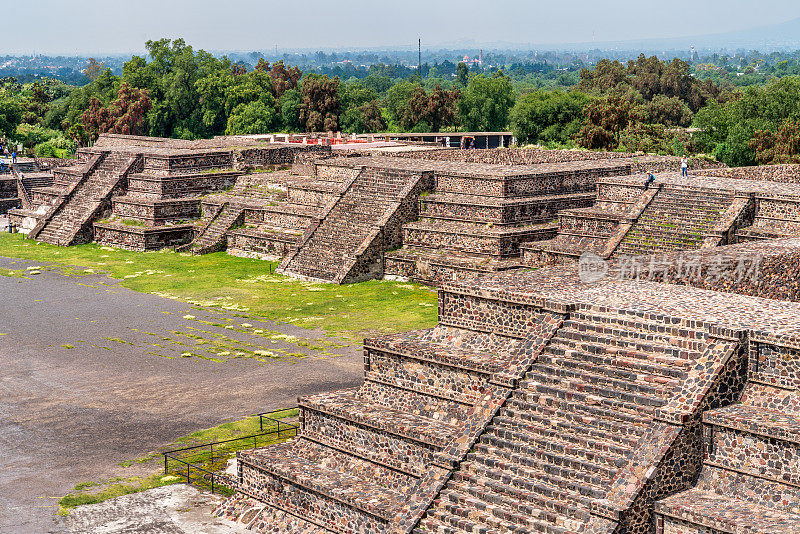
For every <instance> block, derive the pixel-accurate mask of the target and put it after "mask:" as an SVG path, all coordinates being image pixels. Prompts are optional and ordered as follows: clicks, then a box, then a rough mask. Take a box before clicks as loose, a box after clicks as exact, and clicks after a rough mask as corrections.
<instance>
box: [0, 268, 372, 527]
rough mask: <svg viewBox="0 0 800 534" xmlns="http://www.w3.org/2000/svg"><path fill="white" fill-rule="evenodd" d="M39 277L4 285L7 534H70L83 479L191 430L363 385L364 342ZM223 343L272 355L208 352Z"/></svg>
mask: <svg viewBox="0 0 800 534" xmlns="http://www.w3.org/2000/svg"><path fill="white" fill-rule="evenodd" d="M31 266H38V265H37V264H34V263H31V262H28V261H21V260H11V259H8V258H0V268H6V269H15V270H17V269H26V268H27V267H31ZM39 270H40V271H41V273H40V274H35V275H30V276H25V277H22V278H20V277H6V276H0V295H1V296H2V297H1V302H2V304H1V305H0V450H2V454H1V457H2V459H3V461H2V463H1V464H0V532H2V533H33V532H64V531H66V527H65V524H64V521H63V520H62V519H60V518H59V516H58V515H56V511H57V509H58V504H57V502H58V499H59V498H60V497H61V496H63V495H64V494H66V493H67V492H69V491H70V490H71V489H72V488H73V486H75V485H76V484H78V483H80V482H83V481H85V480H96V479H100V478H103V477H104V476H113V475H115V474H119V470H120V466H119V463H120V462H123V461H126V460H130V459H134V458H137V457H140V456H141V455H143V454H146V453H148V452H150V451H153V450H156V449H157V448H158V447H159V446H162V445H164V444H167V443H170V442H171V441H172V440H174V439H176V438H178V437H180V436H184V435H187V434H189V433H191V432H193V431H196V430H199V429H203V428H209V427H212V426H216V425H218V424H220V423H222V422H224V421H226V420H237V419H241V418H242V417H245V416H247V415H249V414H252V413H256V412H263V411H267V410H272V409H277V408H283V407H288V406H293V405H294V404H295V402H296V397H297V396H299V395H306V394H311V393H316V392H322V391H330V390H335V389H340V388H344V387H351V386H355V385H358V384H360V383H361V376H362V364H363V362H362V360H361V358H362V355H361V347H360V346H359V345H352V344H351V345H349V346H343V345H344V344H341V343H340V344H338V345H336V344H334V343H328V344H327V347H326V348H324V349H319V348H314V343H313V342H312V343H309V342H308V341H313V340H316V341H319V340H320V339H321V338H323V337H324V334H322V333H321V332H319V331H309V330H303V329H300V328H296V327H293V326H289V325H276V324H274V323H267V322H260V321H257V320H253V319H250V318H242V317H240V316H237V315H236V314H234V313H228V312H221V311H220V310H207V309H201V308H198V307H196V306H190V305H189V304H186V303H182V302H178V301H175V300H169V299H164V298H161V297H158V296H155V295H150V294H144V293H137V292H133V291H130V290H128V289H124V288H121V287H119V286H118V283H117V282H116V281H115V280H112V279H110V278H108V277H106V276H105V275H100V274H91V275H88V276H80V277H73V276H66V275H64V274H62V273H61V272H60V271H58V270H47V269H39ZM243 325H246V326H243ZM226 326H227V328H225V327H226ZM270 333H272V334H273V335H268V334H270ZM276 333H277V335H276ZM282 336H283V337H282ZM298 338H300V339H302V340H303V342H298V341H297V340H298ZM220 339H222V340H224V343H227V344H228V345H230V346H231V347H246V351H245V352H246V353H247V354H253V353H255V352H256V351H258V352H259V353H260V354H262V355H265V354H266V355H268V356H265V357H264V358H260V359H261V360H263V361H259V359H255V358H252V357H238V358H237V357H231V358H229V359H225V360H224V361H215V360H212V359H207V355H206V356H205V357H204V356H203V355H202V354H201V351H200V345H202V344H203V343H208V340H220ZM233 350H235V348H234V349H233ZM235 355H236V353H234V355H233V356H235ZM301 355H302V357H301ZM217 360H219V358H217Z"/></svg>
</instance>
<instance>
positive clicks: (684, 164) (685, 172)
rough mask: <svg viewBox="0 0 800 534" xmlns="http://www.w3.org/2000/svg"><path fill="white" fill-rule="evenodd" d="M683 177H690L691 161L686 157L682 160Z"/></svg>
mask: <svg viewBox="0 0 800 534" xmlns="http://www.w3.org/2000/svg"><path fill="white" fill-rule="evenodd" d="M681 176H683V177H684V178H686V177H687V176H689V161H688V160H687V159H686V156H683V157H682V158H681Z"/></svg>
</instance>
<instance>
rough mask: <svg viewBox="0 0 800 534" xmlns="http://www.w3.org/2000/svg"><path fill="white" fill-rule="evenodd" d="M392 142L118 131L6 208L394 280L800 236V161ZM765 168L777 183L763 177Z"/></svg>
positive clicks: (28, 182)
mask: <svg viewBox="0 0 800 534" xmlns="http://www.w3.org/2000/svg"><path fill="white" fill-rule="evenodd" d="M368 152H369V151H368ZM378 154H382V155H372V156H368V157H365V156H363V154H362V153H359V152H358V151H355V152H354V151H351V150H341V151H339V153H338V155H337V156H334V155H332V153H331V149H330V147H326V146H319V145H303V144H298V143H264V142H260V141H258V140H255V139H251V138H246V137H245V138H241V137H220V138H215V139H211V140H202V141H180V140H170V139H160V138H147V137H134V136H124V135H108V134H106V135H103V136H101V137H100V139H99V140H98V142H97V143H96V145H95V146H94V147H92V148H89V149H81V150H80V151H79V153H78V158H77V161H75V162H74V164H73V165H71V166H64V165H63V162H58V161H53V162H47V163H48V164H49V167H50V169H49V171H47V172H42V171H41V169H39V168H38V167H37V163H36V162H31V163H30V165H32V166H33V167H34V168H26V169H24V170H25V171H26V172H25V173H23V172H22V171H23V169H22V167H21V165H24V164H20V166H18V168H17V169H16V170H15V171H14V172H15V174H13V175H12V176H11V177H9V178H7V179H5V178H4V179H0V191H2V193H0V194H2V195H4V196H6V200H2V201H0V204H2V205H3V206H5V208H6V209H7V208H9V207H11V208H14V209H9V210H8V211H9V216H10V218H11V220H12V222H15V223H16V225H17V226H18V227H19V228H21V229H22V230H23V231H24V232H26V233H27V234H28V236H29V237H31V238H35V239H38V240H40V241H45V242H49V243H54V244H59V245H70V244H75V243H84V242H88V241H91V240H94V241H97V242H98V243H102V244H105V245H111V246H117V247H123V248H128V249H133V250H155V249H159V248H163V247H174V248H177V249H178V250H186V251H191V252H193V253H206V252H212V251H216V250H223V249H227V251H228V252H229V253H231V254H235V255H241V256H249V257H256V258H263V259H271V260H280V261H281V264H280V266H279V269H278V270H279V272H283V273H286V274H289V275H292V276H297V277H301V278H306V279H310V280H314V281H324V282H335V283H348V282H357V281H361V280H366V279H370V278H381V277H384V276H387V277H390V278H392V277H394V278H413V279H416V280H419V281H422V282H425V283H428V284H433V285H436V284H441V283H443V282H446V281H453V280H461V279H466V278H469V277H471V276H474V275H481V274H486V273H491V272H497V271H505V270H512V269H518V268H520V267H524V266H531V267H539V266H542V265H548V264H552V263H563V262H574V261H575V260H576V259H578V258H579V257H580V256H581V255H582V254H583V253H584V252H587V251H588V252H593V253H595V254H597V255H599V256H601V257H602V258H611V257H617V256H623V255H633V254H650V253H656V252H666V251H673V250H691V249H698V248H709V247H715V246H719V245H724V244H729V243H736V242H741V241H753V240H763V239H774V238H779V237H786V236H792V235H798V231H800V212H799V210H800V189H798V188H799V187H800V186H798V185H797V184H794V183H789V182H791V181H792V179H793V176H794V175H795V174H797V171H796V170H795V169H794V167H795V166H780V168H779V169H778V168H777V167H776V170H775V171H772V172H765V171H758V172H757V171H756V170H752V172H751V173H750V174H748V172H750V171H748V170H745V171H736V174H735V175H736V176H740V175H742V174H745V175H747V177H749V178H751V179H747V180H744V179H738V178H735V179H734V178H721V177H717V176H723V175H725V173H728V174H733V172H734V171H733V170H731V169H714V168H710V166H711V164H709V163H708V162H706V161H705V160H699V159H698V160H695V161H693V162H692V167H693V170H692V172H693V173H702V172H708V173H710V174H716V176H714V177H704V176H692V177H690V178H688V179H682V178H679V177H677V175H676V174H675V173H662V174H659V175H658V178H657V180H656V181H655V183H653V184H651V185H649V186H646V184H645V181H646V177H645V175H641V174H634V175H631V173H632V172H648V173H649V172H655V171H659V170H665V169H669V168H672V167H676V165H677V160H675V158H669V157H666V156H641V155H639V156H637V155H632V154H618V153H597V152H587V151H554V150H544V149H525V150H514V149H496V150H487V151H476V150H472V151H465V150H440V149H436V150H434V149H430V150H413V151H408V152H402V151H399V152H398V151H397V150H396V149H393V150H392V152H389V153H388V154H391V155H392V156H393V157H387V156H386V154H387V153H378ZM343 156H344V157H343ZM623 156H624V157H623ZM487 162H490V163H487ZM491 162H502V163H504V165H496V164H493V163H491ZM765 177H768V178H770V179H771V180H772V181H759V180H756V179H752V178H765ZM780 182H786V183H780ZM20 205H21V206H20ZM16 206H20V207H18V208H17V207H16ZM556 219H557V220H558V223H557V224H556V223H555V222H554V221H555V220H556Z"/></svg>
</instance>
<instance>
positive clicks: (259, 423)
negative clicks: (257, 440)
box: [258, 414, 264, 432]
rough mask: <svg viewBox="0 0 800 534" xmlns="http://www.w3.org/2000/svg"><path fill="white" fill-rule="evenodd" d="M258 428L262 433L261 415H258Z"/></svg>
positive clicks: (262, 421) (262, 418)
mask: <svg viewBox="0 0 800 534" xmlns="http://www.w3.org/2000/svg"><path fill="white" fill-rule="evenodd" d="M258 428H259V430H261V432H263V431H264V416H263V415H261V414H259V415H258Z"/></svg>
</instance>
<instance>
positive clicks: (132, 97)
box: [109, 83, 152, 135]
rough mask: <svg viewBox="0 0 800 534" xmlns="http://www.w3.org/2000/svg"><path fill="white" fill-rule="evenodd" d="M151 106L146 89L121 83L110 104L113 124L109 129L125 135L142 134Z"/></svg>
mask: <svg viewBox="0 0 800 534" xmlns="http://www.w3.org/2000/svg"><path fill="white" fill-rule="evenodd" d="M151 107H152V102H151V101H150V98H149V97H148V96H147V89H137V88H135V87H131V86H130V85H128V84H127V83H123V84H122V85H120V87H119V92H118V93H117V99H116V100H114V101H113V102H112V103H111V106H110V113H111V116H112V117H113V118H114V124H113V126H112V127H111V129H110V130H109V131H110V132H111V133H117V134H125V135H144V133H145V130H146V116H147V112H148V111H150V108H151Z"/></svg>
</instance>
